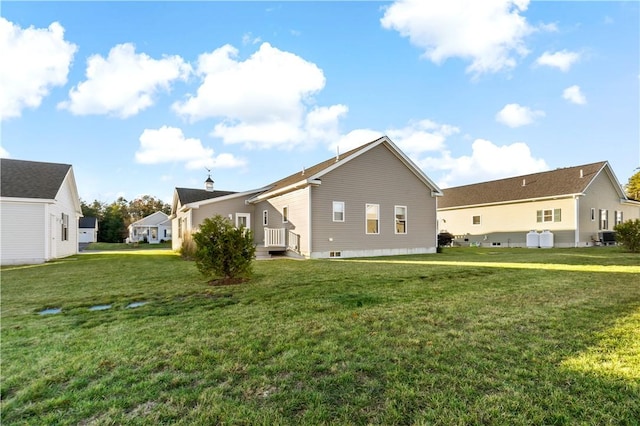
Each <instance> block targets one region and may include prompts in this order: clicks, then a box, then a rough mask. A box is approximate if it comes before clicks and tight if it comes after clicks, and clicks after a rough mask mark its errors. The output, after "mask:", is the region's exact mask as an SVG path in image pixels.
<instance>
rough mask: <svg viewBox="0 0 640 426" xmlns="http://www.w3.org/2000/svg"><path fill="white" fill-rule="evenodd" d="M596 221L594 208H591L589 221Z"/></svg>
mask: <svg viewBox="0 0 640 426" xmlns="http://www.w3.org/2000/svg"><path fill="white" fill-rule="evenodd" d="M595 221H596V209H593V208H592V209H591V222H595Z"/></svg>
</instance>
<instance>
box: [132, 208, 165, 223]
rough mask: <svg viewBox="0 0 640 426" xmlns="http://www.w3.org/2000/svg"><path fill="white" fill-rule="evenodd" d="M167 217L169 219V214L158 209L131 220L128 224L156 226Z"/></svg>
mask: <svg viewBox="0 0 640 426" xmlns="http://www.w3.org/2000/svg"><path fill="white" fill-rule="evenodd" d="M167 219H169V216H168V215H167V214H166V213H165V212H161V211H158V212H155V213H151V214H150V215H148V216H145V217H143V218H142V219H140V220H137V221H135V222H133V223H132V224H131V225H129V226H156V225H159V224H161V223H162V222H165V221H166V220H167Z"/></svg>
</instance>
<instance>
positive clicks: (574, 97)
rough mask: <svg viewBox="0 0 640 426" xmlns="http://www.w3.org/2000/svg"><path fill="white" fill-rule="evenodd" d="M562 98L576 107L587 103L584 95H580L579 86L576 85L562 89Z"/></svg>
mask: <svg viewBox="0 0 640 426" xmlns="http://www.w3.org/2000/svg"><path fill="white" fill-rule="evenodd" d="M562 97H563V98H564V99H566V100H567V101H569V102H571V103H574V104H577V105H584V104H586V103H587V98H586V96H585V95H584V93H582V90H580V86H578V85H573V86H571V87H567V88H566V89H564V91H563V92H562Z"/></svg>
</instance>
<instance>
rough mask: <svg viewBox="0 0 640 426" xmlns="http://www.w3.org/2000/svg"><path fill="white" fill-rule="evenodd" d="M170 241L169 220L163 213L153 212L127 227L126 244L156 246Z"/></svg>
mask: <svg viewBox="0 0 640 426" xmlns="http://www.w3.org/2000/svg"><path fill="white" fill-rule="evenodd" d="M170 240H171V220H170V219H169V215H167V214H166V213H164V212H155V213H152V214H150V215H149V216H146V217H143V218H142V219H140V220H138V221H136V222H133V223H132V224H131V225H129V237H128V238H127V242H128V243H140V242H145V243H149V244H158V243H160V242H164V241H170Z"/></svg>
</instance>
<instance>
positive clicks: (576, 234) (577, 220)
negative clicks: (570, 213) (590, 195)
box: [573, 195, 580, 247]
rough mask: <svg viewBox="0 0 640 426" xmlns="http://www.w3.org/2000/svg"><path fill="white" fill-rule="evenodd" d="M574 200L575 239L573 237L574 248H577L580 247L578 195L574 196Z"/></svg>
mask: <svg viewBox="0 0 640 426" xmlns="http://www.w3.org/2000/svg"><path fill="white" fill-rule="evenodd" d="M574 198H575V200H576V206H575V214H574V217H575V225H574V228H575V237H574V240H575V241H574V244H573V246H574V247H579V245H580V196H579V195H574Z"/></svg>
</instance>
